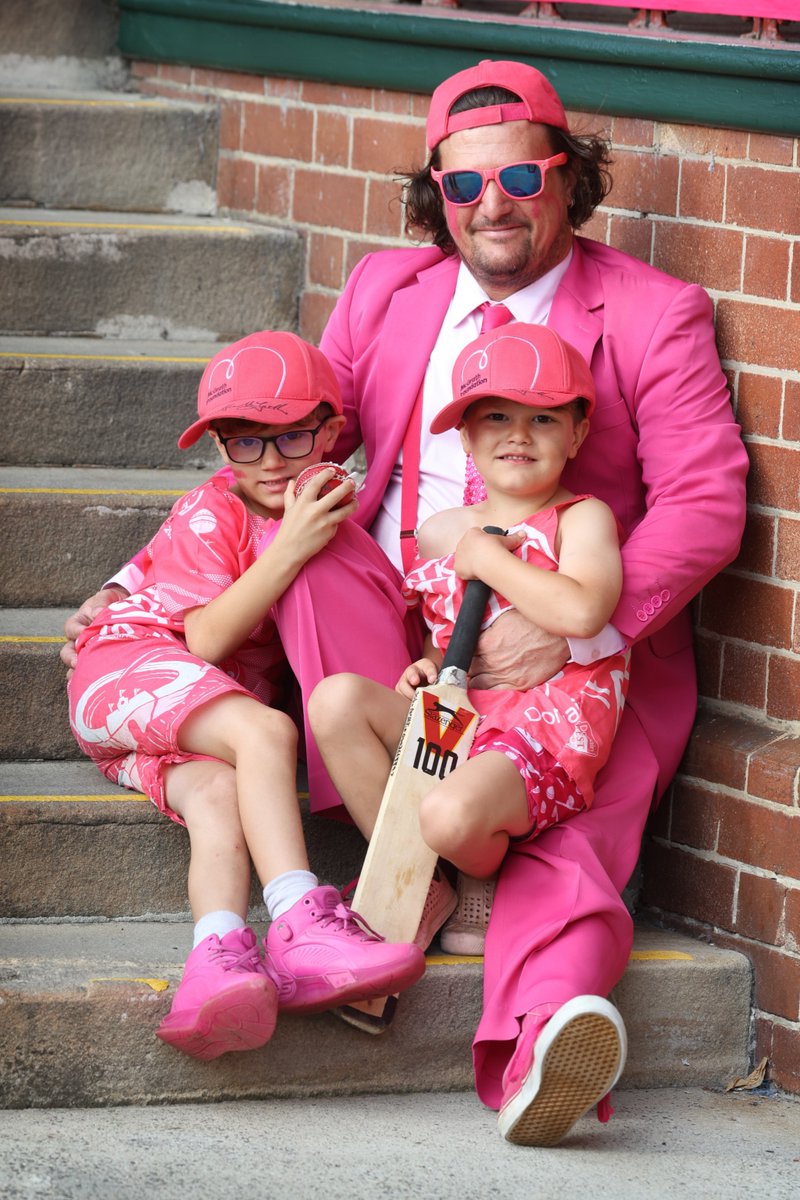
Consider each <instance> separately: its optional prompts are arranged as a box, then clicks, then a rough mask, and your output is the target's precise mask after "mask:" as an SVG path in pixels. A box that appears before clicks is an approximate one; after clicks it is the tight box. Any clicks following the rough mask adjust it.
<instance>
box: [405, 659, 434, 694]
mask: <svg viewBox="0 0 800 1200" xmlns="http://www.w3.org/2000/svg"><path fill="white" fill-rule="evenodd" d="M438 674H439V668H438V667H437V666H436V663H435V662H433V660H432V659H430V658H418V659H417V661H416V662H413V663H412V664H411V666H409V667H406V669H405V671H403V674H402V675H401V676H400V678H399V679H398V681H397V683H396V684H395V685H394V690H395V691H396V692H399V693H400V695H401V696H405V698H406V700H413V699H414V692H415V691H416V690H417V688H418V687H424V685H425V684H426V683H436V677H437V675H438Z"/></svg>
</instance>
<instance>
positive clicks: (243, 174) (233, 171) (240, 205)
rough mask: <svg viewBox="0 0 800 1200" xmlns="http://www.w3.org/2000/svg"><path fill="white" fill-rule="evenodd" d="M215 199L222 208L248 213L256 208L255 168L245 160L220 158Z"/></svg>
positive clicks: (253, 164)
mask: <svg viewBox="0 0 800 1200" xmlns="http://www.w3.org/2000/svg"><path fill="white" fill-rule="evenodd" d="M217 198H218V200H219V203H220V206H221V207H222V208H230V209H233V210H234V211H236V212H244V213H249V212H252V211H253V210H254V209H255V206H256V166H255V163H253V162H250V161H249V160H248V159H246V158H231V157H229V156H226V155H224V156H221V157H220V160H219V170H218V174H217Z"/></svg>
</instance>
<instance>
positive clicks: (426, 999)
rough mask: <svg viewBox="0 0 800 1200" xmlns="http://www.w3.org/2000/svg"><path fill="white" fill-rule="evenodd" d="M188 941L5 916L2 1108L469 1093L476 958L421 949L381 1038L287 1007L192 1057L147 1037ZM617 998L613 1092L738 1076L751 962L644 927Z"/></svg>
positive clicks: (176, 929)
mask: <svg viewBox="0 0 800 1200" xmlns="http://www.w3.org/2000/svg"><path fill="white" fill-rule="evenodd" d="M259 932H263V927H259ZM190 945H191V937H190V927H189V926H188V925H183V924H173V923H168V922H162V923H150V922H105V923H102V924H93V923H84V924H74V923H71V924H41V925H30V924H11V925H6V926H5V927H4V928H3V930H2V938H0V1004H2V1008H3V1021H2V1023H0V1070H2V1075H3V1093H2V1104H3V1105H4V1106H5V1107H7V1108H25V1107H31V1108H36V1107H39V1108H41V1107H73V1106H77V1105H85V1106H97V1105H108V1104H134V1103H152V1102H168V1101H191V1100H204V1099H209V1098H211V1097H213V1098H214V1100H225V1099H232V1098H243V1097H253V1098H257V1097H272V1096H308V1095H319V1094H329V1095H347V1094H353V1093H358V1092H413V1091H426V1090H438V1091H446V1090H460V1089H469V1088H471V1087H472V1068H471V1056H470V1043H471V1039H472V1035H473V1032H474V1029H475V1027H476V1025H477V1021H478V1018H479V1014H480V1006H481V980H482V966H481V962H480V960H475V959H467V960H464V959H454V958H449V957H448V956H444V955H436V954H433V955H429V956H428V970H427V972H426V974H425V976H424V977H423V979H422V980H421V981H420V982H419V983H418V984H417V985H416V986H415V987H414V988H412V989H411V990H410V991H409V992H408V993H407V994H406V995H405V996H404V997H403V998H402V1000H401V1002H400V1004H399V1006H398V1012H397V1016H396V1018H395V1021H394V1024H393V1025H392V1027H391V1028H390V1029H389V1030H388V1031H387V1032H386V1033H385V1034H383V1035H381V1036H380V1037H370V1036H369V1035H366V1034H363V1033H360V1032H358V1031H356V1030H354V1029H351V1028H350V1027H349V1026H345V1025H343V1024H341V1022H339V1021H338V1019H337V1018H335V1017H334V1016H332V1015H331V1014H329V1013H323V1014H321V1015H319V1016H315V1017H297V1016H285V1017H283V1018H281V1019H280V1020H279V1022H278V1028H277V1030H276V1033H275V1035H274V1036H273V1038H272V1040H271V1041H270V1042H269V1043H268V1044H267V1045H266V1046H265V1047H263V1048H262V1049H261V1050H258V1051H254V1052H252V1053H249V1054H227V1055H223V1057H222V1058H220V1059H217V1060H216V1061H214V1062H212V1063H206V1064H203V1063H199V1062H196V1061H194V1060H193V1059H190V1058H187V1057H185V1056H184V1055H181V1054H179V1053H177V1052H176V1051H174V1050H171V1049H170V1048H168V1047H167V1046H164V1045H163V1044H162V1043H161V1042H159V1041H158V1039H156V1038H155V1037H154V1036H153V1031H154V1029H155V1027H156V1025H157V1024H158V1022H159V1020H160V1019H161V1017H162V1016H163V1015H164V1014H165V1013H166V1012H167V1011H168V1009H169V1006H170V1003H171V998H172V994H173V989H174V987H175V985H176V983H177V982H178V980H179V978H180V973H181V970H182V963H183V960H184V958H185V956H186V954H187V953H188V949H189V947H190ZM613 999H614V1000H615V1002H616V1003H617V1005H618V1007H619V1009H620V1011H621V1013H622V1015H623V1017H624V1019H625V1022H626V1025H627V1028H628V1034H629V1038H630V1048H629V1056H628V1067H627V1070H626V1072H625V1075H624V1076H623V1079H622V1081H621V1085H620V1086H621V1087H622V1088H652V1087H673V1086H677V1085H680V1086H683V1087H692V1086H696V1087H719V1086H720V1085H722V1084H724V1083H726V1082H728V1081H729V1080H730V1079H731V1078H733V1077H734V1076H735V1075H742V1074H744V1073H745V1068H746V1066H747V1061H748V1060H747V1038H748V1028H749V1012H750V1008H749V1005H750V966H749V964H748V962H747V960H746V959H745V958H744V957H743V956H741V955H739V954H736V953H734V952H732V951H727V950H725V951H723V950H718V949H716V948H714V947H711V946H707V945H705V944H703V943H698V942H693V941H690V940H689V939H687V938H684V937H681V936H678V935H676V934H672V933H664V932H662V931H659V930H653V929H648V928H646V927H642V928H640V929H639V930H638V931H637V935H636V941H635V946H634V951H633V954H632V956H631V961H630V964H629V967H628V970H627V972H626V974H625V976H624V978H623V979H622V981H621V983H620V984H619V987H618V988H617V989H616V991H615V993H614V997H613Z"/></svg>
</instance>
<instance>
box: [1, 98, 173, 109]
mask: <svg viewBox="0 0 800 1200" xmlns="http://www.w3.org/2000/svg"><path fill="white" fill-rule="evenodd" d="M0 104H49V105H51V106H58V105H63V106H64V107H66V108H137V109H138V108H167V107H168V105H167V104H166V102H165V101H163V100H138V99H137V100H124V99H122V98H120V99H119V100H75V99H59V98H55V97H50V96H0Z"/></svg>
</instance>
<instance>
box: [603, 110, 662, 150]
mask: <svg viewBox="0 0 800 1200" xmlns="http://www.w3.org/2000/svg"><path fill="white" fill-rule="evenodd" d="M654 133H655V125H654V124H653V122H652V121H645V120H640V119H639V118H638V117H614V120H613V122H612V124H611V140H612V142H613V143H614V145H615V146H644V147H645V148H646V149H650V147H651V146H652V145H653V135H654Z"/></svg>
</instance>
